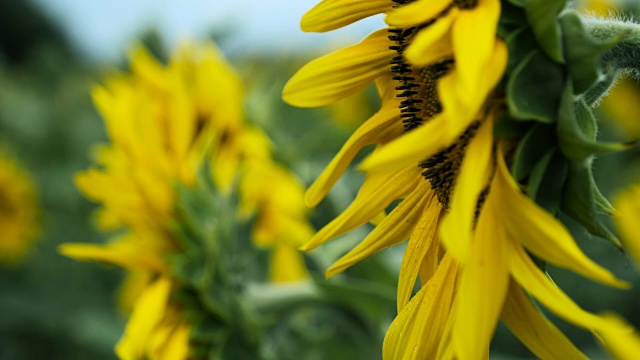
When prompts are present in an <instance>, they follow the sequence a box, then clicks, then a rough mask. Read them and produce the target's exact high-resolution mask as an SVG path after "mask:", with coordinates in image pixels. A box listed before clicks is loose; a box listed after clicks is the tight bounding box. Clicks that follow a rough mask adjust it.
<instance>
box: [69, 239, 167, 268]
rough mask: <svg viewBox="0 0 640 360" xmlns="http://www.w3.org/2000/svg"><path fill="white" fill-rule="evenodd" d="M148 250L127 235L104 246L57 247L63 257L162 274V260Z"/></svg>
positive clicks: (78, 245) (81, 244)
mask: <svg viewBox="0 0 640 360" xmlns="http://www.w3.org/2000/svg"><path fill="white" fill-rule="evenodd" d="M149 250H150V249H148V248H145V247H143V246H140V245H139V243H138V242H137V240H135V237H133V236H132V235H127V236H125V237H123V238H120V239H118V240H115V241H112V242H111V243H109V244H106V245H97V244H83V243H67V244H62V245H60V246H59V247H58V251H59V252H60V253H61V254H62V255H65V256H68V257H71V258H74V259H76V260H80V261H97V262H103V263H107V264H112V265H116V266H119V267H122V268H125V269H130V270H144V271H151V272H154V271H155V272H162V271H163V270H164V269H165V265H164V262H163V259H162V258H161V257H160V256H159V255H158V254H157V253H155V252H153V251H149Z"/></svg>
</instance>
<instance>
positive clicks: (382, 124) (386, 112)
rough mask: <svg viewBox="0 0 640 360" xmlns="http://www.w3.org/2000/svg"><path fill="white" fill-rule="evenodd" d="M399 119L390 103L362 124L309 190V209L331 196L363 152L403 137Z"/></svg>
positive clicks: (307, 201) (306, 195) (306, 198)
mask: <svg viewBox="0 0 640 360" xmlns="http://www.w3.org/2000/svg"><path fill="white" fill-rule="evenodd" d="M399 117H400V114H399V113H398V108H397V106H396V104H393V103H389V104H388V105H386V106H383V107H382V109H380V111H378V112H377V113H376V114H374V115H373V116H372V117H371V118H370V119H369V120H367V121H366V122H365V123H364V124H362V125H361V126H360V127H359V128H358V129H357V130H356V131H355V132H354V133H353V135H351V137H350V138H349V140H347V142H346V143H345V144H344V145H343V146H342V148H341V149H340V151H339V152H338V153H337V154H336V156H334V157H333V159H332V160H331V162H330V163H329V165H327V167H325V169H324V170H323V171H322V173H321V174H320V176H318V178H317V179H316V181H314V183H313V184H312V185H311V186H310V187H309V189H308V190H307V193H306V194H305V201H306V203H307V205H308V206H310V207H313V206H316V205H317V204H318V203H319V202H320V201H321V200H322V199H323V198H324V197H325V196H326V195H327V193H328V192H329V190H330V189H331V188H332V187H333V185H334V184H335V183H336V181H338V179H339V178H340V176H342V173H343V172H344V171H345V170H346V169H347V167H349V164H350V163H351V161H353V159H354V158H355V156H356V155H357V154H358V152H360V150H362V148H364V147H365V146H368V145H372V144H378V143H383V142H385V141H386V140H388V139H389V138H392V137H394V136H397V135H398V134H400V133H402V127H401V126H398V121H399Z"/></svg>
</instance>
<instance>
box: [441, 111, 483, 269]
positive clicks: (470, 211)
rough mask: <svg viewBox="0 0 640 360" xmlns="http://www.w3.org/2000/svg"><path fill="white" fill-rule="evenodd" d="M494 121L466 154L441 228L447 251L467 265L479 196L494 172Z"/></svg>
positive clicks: (477, 136)
mask: <svg viewBox="0 0 640 360" xmlns="http://www.w3.org/2000/svg"><path fill="white" fill-rule="evenodd" d="M492 149H493V118H492V117H490V118H489V119H488V120H487V121H485V122H484V123H483V124H482V125H481V126H480V129H478V132H477V134H476V136H475V137H474V138H473V139H472V140H471V142H470V143H469V145H468V148H467V150H466V151H465V156H464V158H463V160H462V166H461V167H460V171H459V173H458V179H457V182H456V184H455V188H454V191H453V197H452V199H451V202H450V207H449V211H448V213H447V215H446V216H445V217H444V219H443V220H442V225H441V226H440V236H441V238H442V242H443V244H444V245H445V247H446V248H447V250H448V251H449V252H450V253H451V254H452V255H453V256H454V257H456V259H458V261H460V262H462V263H466V259H467V257H468V254H469V247H470V246H471V234H472V231H473V226H474V221H475V212H476V207H477V206H478V196H479V195H480V193H481V192H482V191H483V190H484V189H485V187H486V186H487V180H486V179H484V177H486V176H487V175H488V173H489V171H488V169H490V168H491V151H492Z"/></svg>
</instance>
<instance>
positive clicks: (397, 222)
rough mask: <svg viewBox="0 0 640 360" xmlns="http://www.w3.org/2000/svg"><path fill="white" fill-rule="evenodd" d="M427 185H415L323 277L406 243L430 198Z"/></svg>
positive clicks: (424, 182)
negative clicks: (385, 249)
mask: <svg viewBox="0 0 640 360" xmlns="http://www.w3.org/2000/svg"><path fill="white" fill-rule="evenodd" d="M429 186H430V184H429V183H428V182H426V181H423V182H422V183H421V184H420V185H418V186H417V187H416V189H415V190H414V191H413V192H412V193H411V194H409V195H408V196H407V197H406V198H405V199H404V200H403V201H402V202H401V203H400V204H398V206H396V207H395V208H394V209H393V211H391V212H390V213H389V214H388V215H387V216H386V217H385V218H384V220H382V222H381V223H380V224H379V225H378V226H376V227H375V228H374V229H373V231H371V233H369V235H368V236H367V237H366V238H365V239H364V240H362V242H360V243H359V244H358V245H357V246H356V247H354V248H353V249H352V250H351V251H349V252H348V253H347V254H346V255H344V256H343V257H341V258H340V259H339V260H338V261H336V262H335V264H333V265H331V267H330V268H329V269H327V271H326V273H325V274H326V277H327V278H329V277H331V276H333V275H335V274H337V273H340V272H342V271H344V270H346V269H347V268H349V267H350V266H351V265H353V264H355V263H357V262H359V261H361V260H363V259H366V258H368V257H369V256H371V255H373V254H375V253H377V252H378V251H380V250H382V249H384V248H387V247H390V246H393V245H396V244H398V243H400V242H402V241H404V240H406V239H407V238H408V237H409V235H410V234H411V231H412V230H413V228H414V226H415V225H416V224H417V223H418V220H419V219H420V216H421V215H422V213H423V211H425V208H426V205H427V204H428V203H429V200H431V198H432V196H429V195H430V194H429V192H428V189H429ZM425 194H426V195H425Z"/></svg>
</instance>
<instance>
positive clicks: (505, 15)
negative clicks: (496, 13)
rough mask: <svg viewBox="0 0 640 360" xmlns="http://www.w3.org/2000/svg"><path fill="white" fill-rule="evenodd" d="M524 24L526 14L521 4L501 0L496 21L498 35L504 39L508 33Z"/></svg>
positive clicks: (525, 22) (525, 23)
mask: <svg viewBox="0 0 640 360" xmlns="http://www.w3.org/2000/svg"><path fill="white" fill-rule="evenodd" d="M526 25H527V14H526V13H525V12H524V9H523V8H522V5H514V4H512V1H504V0H503V1H502V9H501V11H500V20H499V22H498V36H500V37H501V38H503V39H504V38H506V37H507V36H508V34H509V33H511V32H513V31H514V30H516V29H519V28H522V27H524V26H526Z"/></svg>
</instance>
